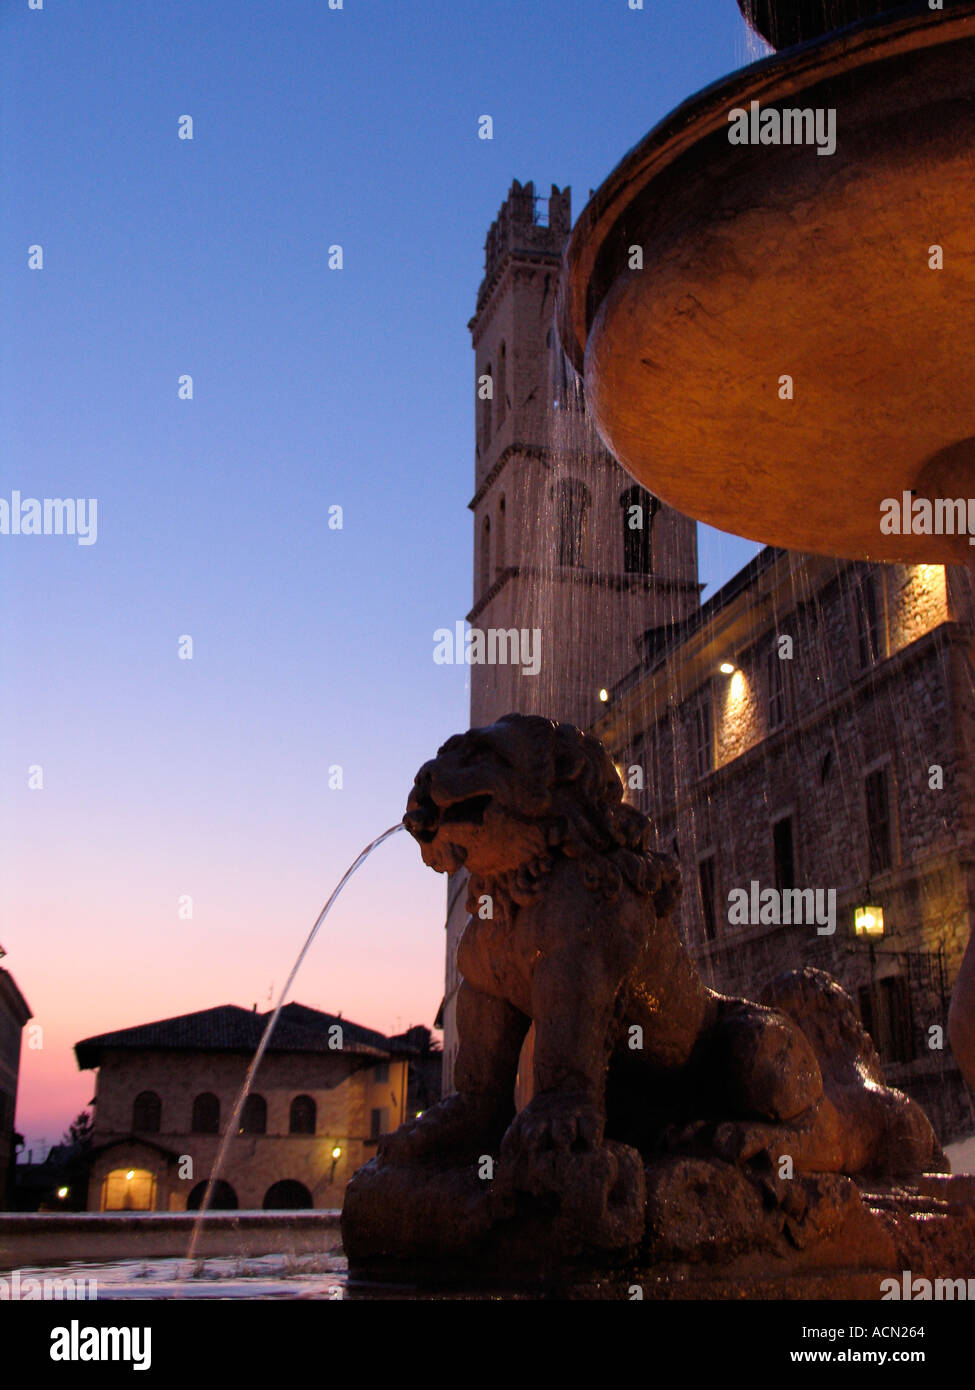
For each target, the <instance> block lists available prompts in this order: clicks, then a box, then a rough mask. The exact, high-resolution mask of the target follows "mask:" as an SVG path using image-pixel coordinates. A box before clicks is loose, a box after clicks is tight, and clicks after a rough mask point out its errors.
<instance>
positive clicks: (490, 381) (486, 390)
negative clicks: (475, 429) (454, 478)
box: [477, 362, 494, 453]
mask: <svg viewBox="0 0 975 1390" xmlns="http://www.w3.org/2000/svg"><path fill="white" fill-rule="evenodd" d="M485 377H487V381H485V380H484V378H485ZM482 393H483V394H482ZM493 395H494V378H493V376H492V375H491V364H490V362H489V363H488V365H487V366H486V367H485V368H484V370H483V372H481V373H480V374H479V376H478V382H477V396H478V400H477V404H478V410H479V414H480V427H481V428H480V436H481V452H482V453H483V452H484V450H485V449H486V448H487V446H488V445H489V444H490V442H491V397H492V396H493Z"/></svg>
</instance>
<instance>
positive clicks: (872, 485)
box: [343, 0, 975, 1298]
mask: <svg viewBox="0 0 975 1390" xmlns="http://www.w3.org/2000/svg"><path fill="white" fill-rule="evenodd" d="M740 3H741V5H742V8H743V10H744V11H745V12H746V16H747V17H748V18H749V19H750V20H751V21H752V22H754V23H755V25H756V27H758V28H759V29H760V30H761V32H763V33H764V34H765V35H766V37H768V38H770V39H771V40H772V41H773V43H778V44H784V43H789V44H795V45H797V46H795V47H793V48H791V49H789V50H788V51H786V52H783V53H780V54H778V55H777V56H774V57H772V58H770V59H767V60H765V61H762V62H759V63H756V64H754V65H752V66H751V67H749V68H747V69H745V70H744V71H743V72H740V73H737V74H735V75H734V76H733V77H731V78H729V79H727V80H725V81H722V82H720V83H717V84H715V85H714V86H712V87H710V88H708V89H707V90H705V91H704V92H702V93H700V94H698V95H697V96H696V97H694V98H692V99H691V100H690V101H688V102H687V103H685V104H684V105H683V106H682V107H681V108H679V109H678V110H677V111H676V112H674V113H673V114H672V115H671V116H670V117H669V118H667V119H666V120H665V121H664V122H663V123H662V124H661V125H660V126H659V127H657V129H655V130H654V131H652V132H651V133H650V135H648V136H647V137H646V139H645V140H643V141H642V142H641V143H640V144H639V145H638V146H637V147H636V148H635V149H634V150H633V151H631V153H630V154H629V155H627V156H626V158H625V159H624V160H623V162H622V163H621V164H620V166H619V167H618V168H617V169H616V170H615V172H614V173H613V174H612V175H611V176H610V177H609V179H608V180H607V181H606V183H605V184H604V185H603V186H602V188H600V189H599V190H598V192H597V193H596V194H595V195H594V197H593V198H592V200H591V201H590V203H589V205H588V207H587V208H586V209H585V211H584V212H583V214H582V217H581V218H580V220H579V223H578V224H577V226H576V229H575V231H574V233H573V236H572V238H571V241H570V244H569V246H568V248H567V252H566V260H565V266H564V271H563V283H562V297H561V317H560V331H561V335H562V339H563V345H564V347H565V350H566V352H567V354H568V355H569V356H570V358H571V359H572V360H573V361H574V363H575V365H576V367H577V369H578V370H579V371H580V372H581V373H582V374H583V375H584V379H585V386H586V396H587V401H588V404H589V408H590V410H591V411H592V414H593V416H594V418H595V421H596V424H597V426H598V428H599V430H600V433H601V434H602V436H603V438H604V439H605V440H606V442H607V444H608V445H609V447H610V448H611V449H612V451H613V452H614V453H615V454H616V456H617V457H618V458H619V459H620V461H621V462H622V463H623V464H624V465H625V467H626V468H627V469H628V470H629V471H630V472H631V473H632V474H633V476H634V477H635V478H637V479H638V481H640V482H641V483H643V484H644V485H645V486H646V487H647V488H648V489H649V490H650V491H651V492H653V493H654V494H656V495H658V496H660V497H662V498H663V499H664V500H665V501H667V502H669V503H670V504H671V505H672V506H674V507H676V508H677V509H679V510H681V511H683V512H685V513H687V514H689V515H692V516H695V517H698V518H700V519H702V520H705V521H707V522H710V523H711V524H713V525H716V526H718V527H721V528H723V529H726V530H730V531H734V532H737V533H738V534H742V535H746V536H750V537H752V538H754V539H760V540H763V541H765V542H770V543H774V544H777V545H781V546H785V547H790V548H794V549H798V550H804V551H814V552H822V553H828V554H835V555H838V556H844V557H852V558H860V559H868V560H878V561H879V560H899V561H906V562H913V561H927V562H933V563H959V562H969V561H970V559H971V556H972V553H973V552H972V549H971V546H970V544H969V538H968V535H967V532H966V529H965V528H961V531H962V533H961V534H959V533H958V530H959V528H956V533H955V534H945V533H944V528H942V532H943V533H942V534H936V533H935V532H934V530H933V529H932V528H931V527H928V529H927V530H926V531H925V530H924V529H923V526H922V527H921V528H920V529H919V528H918V527H917V526H915V525H914V524H913V518H914V516H915V506H916V504H918V503H920V504H921V506H920V508H919V512H920V515H922V516H923V515H925V514H927V515H929V516H931V515H934V514H935V513H936V508H937V505H938V504H939V503H943V502H944V500H945V499H950V498H955V497H963V496H964V497H966V498H967V497H968V495H969V494H972V495H973V496H975V398H973V397H972V395H971V392H970V389H969V383H968V380H967V375H968V371H967V362H966V359H965V354H964V343H965V342H966V341H967V338H968V333H967V332H966V330H968V331H970V329H971V327H972V325H973V323H975V255H973V254H972V253H971V251H970V250H969V242H970V228H971V226H972V223H973V220H975V219H973V212H975V206H973V205H975V192H973V189H975V184H973V182H972V180H971V177H970V176H971V173H972V168H973V156H975V0H962V3H957V4H950V3H949V4H948V5H947V7H946V8H945V9H944V10H943V11H940V10H931V9H929V7H928V4H927V2H926V0H925V2H924V3H923V4H915V5H913V6H909V7H907V8H904V9H901V10H897V11H893V12H888V13H882V14H881V13H878V11H880V10H882V9H883V0H799V2H798V3H789V2H788V0H740ZM840 24H844V25H846V26H847V27H845V28H843V29H841V30H837V28H836V26H838V25H840ZM786 135H788V138H787V139H786V138H785V137H786ZM894 501H896V503H897V508H898V520H899V525H898V527H897V528H896V529H895V528H894V526H893V525H892V518H893V509H892V506H891V504H892V503H893V502H894ZM924 503H927V504H928V512H927V513H925V509H924V505H923V504H924ZM943 517H944V511H942V518H943ZM885 519H886V520H885ZM404 823H405V824H406V826H407V828H408V829H409V830H410V832H411V833H412V834H413V835H414V837H415V838H416V839H417V841H418V843H419V845H420V848H421V853H422V855H423V858H424V861H425V862H426V863H427V864H429V865H430V866H431V867H433V868H434V869H436V870H438V871H440V872H452V871H454V870H456V869H458V868H460V867H461V866H464V867H466V868H467V869H468V870H469V872H470V874H471V878H470V896H469V899H468V909H469V911H470V913H471V920H470V923H469V925H468V928H467V930H466V932H465V935H464V938H463V940H462V943H461V947H460V951H459V955H458V965H459V969H460V971H461V973H462V975H463V977H464V982H463V985H462V987H461V992H460V997H459V1003H458V1033H459V1051H458V1056H457V1061H456V1066H455V1077H456V1081H457V1086H458V1091H457V1093H455V1094H454V1095H453V1096H449V1097H447V1098H446V1099H445V1100H444V1101H442V1102H441V1103H440V1105H438V1106H436V1107H434V1108H433V1109H432V1110H430V1111H428V1112H427V1113H426V1114H425V1115H424V1116H423V1117H422V1118H420V1119H419V1120H417V1121H415V1122H414V1123H412V1124H411V1125H408V1126H404V1127H403V1128H402V1129H401V1130H399V1131H397V1133H396V1134H394V1135H391V1136H389V1137H388V1138H387V1139H385V1140H384V1141H383V1142H382V1143H381V1146H380V1151H379V1154H378V1155H377V1157H376V1159H374V1160H373V1161H372V1162H371V1163H370V1164H368V1165H366V1167H365V1168H363V1169H361V1170H360V1171H359V1173H358V1174H357V1175H356V1176H355V1178H354V1179H353V1181H352V1183H351V1184H350V1185H349V1188H348V1192H347V1197H346V1205H345V1209H344V1212H343V1239H344V1243H345V1248H346V1251H347V1254H348V1257H349V1264H350V1274H351V1276H352V1279H353V1280H356V1279H359V1280H363V1279H365V1280H380V1281H398V1282H408V1283H425V1284H431V1285H438V1284H439V1285H444V1284H447V1285H453V1286H457V1285H460V1286H462V1287H465V1288H469V1287H471V1286H474V1285H483V1284H487V1285H494V1286H497V1285H499V1284H500V1285H503V1286H505V1287H509V1288H510V1287H511V1286H513V1285H514V1286H516V1287H517V1286H523V1285H529V1286H531V1285H536V1286H541V1287H543V1288H545V1289H546V1290H551V1289H552V1288H556V1287H557V1288H562V1289H564V1290H566V1291H570V1292H576V1293H580V1294H582V1295H583V1296H614V1295H615V1296H624V1297H625V1296H627V1291H632V1288H633V1285H634V1284H638V1285H639V1287H640V1289H641V1291H642V1293H643V1296H644V1297H665V1298H673V1297H695V1298H700V1297H715V1298H718V1297H738V1298H740V1297H795V1298H804V1297H851V1296H853V1297H864V1298H878V1297H880V1296H881V1292H882V1289H883V1287H884V1286H883V1281H884V1280H885V1279H893V1280H895V1281H897V1282H898V1286H899V1281H900V1280H901V1278H902V1273H903V1271H904V1270H910V1271H912V1274H913V1277H919V1278H922V1279H930V1280H934V1279H936V1278H941V1279H948V1278H953V1277H963V1278H964V1277H967V1276H968V1274H969V1273H970V1264H971V1249H972V1247H973V1238H975V1182H973V1180H971V1179H967V1178H952V1177H950V1176H949V1175H948V1174H947V1173H946V1171H945V1170H946V1168H947V1164H946V1162H945V1160H944V1157H943V1155H942V1154H941V1151H940V1149H939V1147H938V1145H937V1143H936V1141H935V1138H934V1135H933V1132H932V1130H931V1127H930V1124H929V1123H928V1121H927V1118H926V1116H925V1115H924V1114H923V1112H922V1111H921V1110H920V1109H919V1108H918V1107H917V1106H916V1105H915V1104H913V1103H912V1102H911V1101H910V1100H909V1099H908V1098H907V1097H906V1096H904V1095H903V1094H902V1093H900V1092H898V1091H894V1090H892V1089H890V1088H888V1087H886V1086H885V1085H884V1082H883V1078H882V1073H881V1070H880V1064H879V1061H878V1059H877V1055H876V1052H875V1051H874V1048H873V1045H872V1043H871V1041H870V1039H869V1037H868V1036H867V1035H866V1034H865V1033H864V1032H863V1029H862V1028H861V1026H860V1024H859V1022H858V1018H857V1014H856V1010H855V1008H854V1006H853V1004H852V1001H851V1000H850V999H849V998H848V997H847V996H846V995H845V994H844V993H843V991H842V990H841V989H840V988H839V986H838V985H837V984H836V983H835V982H834V981H832V980H831V979H830V978H829V977H827V976H825V975H823V974H822V973H821V972H818V971H813V970H809V969H805V970H801V971H796V972H792V973H790V974H789V975H786V976H784V977H782V978H780V979H779V980H777V981H775V982H774V984H773V985H772V986H771V987H770V989H769V990H768V991H767V993H766V995H765V996H764V997H763V998H762V999H761V1000H760V1001H757V1002H752V1001H748V1000H743V999H728V998H725V997H722V996H718V995H715V994H714V993H713V992H712V991H710V990H709V989H707V988H706V987H705V986H704V984H703V982H702V981H701V979H700V977H699V975H698V974H697V971H696V969H695V967H694V965H693V963H692V961H691V960H690V958H689V957H688V956H687V954H686V953H685V951H684V950H683V948H682V946H681V944H680V942H679V940H678V938H677V935H676V932H675V930H674V929H673V927H672V925H671V922H670V917H669V914H670V910H671V908H672V906H673V904H674V902H675V901H676V899H677V895H678V894H679V892H680V880H679V875H678V873H677V870H676V868H675V866H674V865H673V864H671V863H670V862H669V861H667V860H666V859H665V858H663V857H661V856H659V855H657V854H655V853H654V852H653V851H652V850H651V849H650V848H649V838H650V832H649V824H648V822H647V820H646V818H645V817H644V816H642V814H640V813H639V812H637V811H636V810H635V809H634V808H632V807H630V806H627V805H626V804H625V803H624V802H623V789H622V785H621V783H620V780H619V777H618V774H617V773H616V771H615V768H614V767H613V764H612V761H611V759H610V758H609V756H608V754H607V753H606V752H605V750H603V749H602V747H601V746H600V745H599V744H598V743H597V742H596V741H595V740H593V739H592V738H589V737H587V736H586V735H584V734H583V733H581V732H580V731H579V730H578V729H574V728H572V727H571V726H568V725H554V724H552V723H550V722H549V721H547V720H544V719H539V718H537V717H522V716H509V717H507V718H505V719H503V720H501V721H499V723H498V724H496V725H494V726H492V727H491V728H489V729H482V730H472V731H470V733H468V734H465V735H461V736H459V737H457V738H455V739H451V740H449V741H448V742H447V743H446V744H445V745H444V746H443V748H441V750H440V752H439V753H438V755H437V757H436V759H434V760H433V761H432V762H431V763H428V764H426V765H425V767H424V768H422V769H421V770H420V772H419V773H418V775H417V779H416V783H415V785H414V788H413V792H412V794H411V797H410V800H409V804H408V808H407V813H406V816H405V817H404ZM532 1023H533V1024H534V1028H535V1034H536V1038H535V1048H534V1057H533V1067H534V1075H533V1086H532V1091H533V1094H532V1098H531V1100H530V1101H529V1102H528V1104H527V1105H526V1106H525V1107H524V1108H523V1109H522V1110H521V1111H520V1112H519V1113H518V1114H515V1111H514V1102H513V1089H514V1081H515V1073H516V1069H517V1064H518V1057H519V1053H520V1049H521V1045H522V1042H523V1039H524V1036H525V1033H526V1031H527V1029H528V1027H529V1025H530V1024H532ZM950 1032H951V1041H952V1045H953V1047H954V1050H955V1053H956V1056H957V1059H958V1062H959V1065H960V1066H961V1068H962V1070H963V1073H964V1074H965V1076H966V1079H967V1080H968V1081H969V1082H970V1083H975V959H973V958H972V947H971V946H970V947H969V951H968V953H967V955H966V958H965V964H964V965H963V967H962V972H961V975H960V977H959V981H958V983H957V986H956V990H955V994H954V998H953V1004H952V1012H951V1018H950ZM629 1296H632V1292H630V1294H629ZM929 1296H930V1295H929Z"/></svg>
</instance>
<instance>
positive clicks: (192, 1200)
mask: <svg viewBox="0 0 975 1390" xmlns="http://www.w3.org/2000/svg"><path fill="white" fill-rule="evenodd" d="M209 1185H210V1180H209V1178H205V1179H204V1180H203V1182H198V1183H197V1184H196V1186H195V1187H194V1188H192V1189H191V1191H190V1195H189V1196H188V1197H187V1199H186V1210H187V1211H199V1210H200V1208H201V1207H202V1205H203V1198H204V1197H205V1196H206V1190H207V1188H208V1187H209ZM239 1206H240V1203H239V1202H238V1201H237V1193H236V1192H235V1191H234V1189H233V1188H232V1187H231V1185H230V1183H229V1182H224V1180H223V1178H218V1179H217V1181H216V1182H215V1183H214V1184H213V1192H212V1193H211V1195H210V1201H209V1204H208V1206H207V1211H236V1210H237V1208H238V1207H239Z"/></svg>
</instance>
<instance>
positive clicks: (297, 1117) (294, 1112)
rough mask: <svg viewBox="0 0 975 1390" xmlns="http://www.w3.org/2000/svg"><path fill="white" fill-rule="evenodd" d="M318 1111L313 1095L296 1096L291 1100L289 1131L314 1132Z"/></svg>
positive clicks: (292, 1132)
mask: <svg viewBox="0 0 975 1390" xmlns="http://www.w3.org/2000/svg"><path fill="white" fill-rule="evenodd" d="M317 1113H318V1112H317V1107H316V1105H315V1102H314V1101H313V1100H312V1098H311V1096H295V1098H294V1100H293V1101H292V1102H291V1120H290V1123H289V1125H288V1131H289V1133H291V1134H314V1133H315V1120H316V1118H317Z"/></svg>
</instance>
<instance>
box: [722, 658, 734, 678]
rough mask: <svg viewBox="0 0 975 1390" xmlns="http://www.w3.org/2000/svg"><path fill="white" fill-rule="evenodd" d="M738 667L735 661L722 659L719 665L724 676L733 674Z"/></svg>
mask: <svg viewBox="0 0 975 1390" xmlns="http://www.w3.org/2000/svg"><path fill="white" fill-rule="evenodd" d="M736 669H737V668H736V666H735V663H734V662H733V661H722V663H721V665H720V666H719V667H718V670H719V671H720V672H721V674H722V675H723V676H733V675H734V674H735V671H736Z"/></svg>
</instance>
